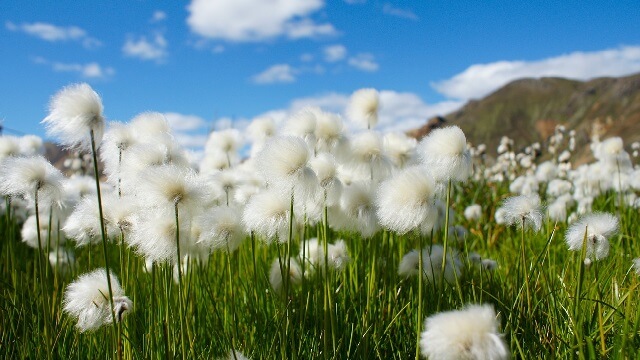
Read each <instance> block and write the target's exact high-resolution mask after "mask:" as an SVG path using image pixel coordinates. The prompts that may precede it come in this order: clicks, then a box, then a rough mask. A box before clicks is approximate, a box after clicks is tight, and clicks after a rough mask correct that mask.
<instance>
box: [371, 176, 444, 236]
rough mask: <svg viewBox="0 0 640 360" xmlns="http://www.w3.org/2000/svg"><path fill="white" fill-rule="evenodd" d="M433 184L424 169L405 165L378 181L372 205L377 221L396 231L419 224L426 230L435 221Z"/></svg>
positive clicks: (407, 229)
mask: <svg viewBox="0 0 640 360" xmlns="http://www.w3.org/2000/svg"><path fill="white" fill-rule="evenodd" d="M435 188H436V184H435V181H434V180H433V177H431V175H430V174H429V173H428V172H427V169H426V168H424V167H421V166H415V167H410V168H407V169H406V170H403V171H401V172H400V173H398V174H396V175H394V176H393V177H391V178H389V179H388V180H386V181H384V182H383V183H382V184H380V188H379V189H378V194H377V197H376V206H377V211H378V217H379V218H380V224H381V225H382V226H384V227H386V228H388V229H390V230H392V231H395V232H397V233H399V234H405V233H407V232H409V231H411V230H413V229H416V228H418V227H420V230H421V231H423V232H429V231H431V229H432V228H433V226H434V224H435V222H436V220H437V210H436V209H435V207H434V206H433V200H434V195H435Z"/></svg>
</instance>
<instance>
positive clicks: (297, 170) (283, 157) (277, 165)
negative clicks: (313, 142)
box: [256, 136, 310, 190]
mask: <svg viewBox="0 0 640 360" xmlns="http://www.w3.org/2000/svg"><path fill="white" fill-rule="evenodd" d="M309 157H310V152H309V147H308V146H307V144H306V143H305V142H304V140H302V139H301V138H299V137H295V136H278V137H274V138H272V139H270V140H269V141H268V142H267V143H266V144H265V147H264V149H262V151H261V152H260V153H259V154H258V155H257V157H256V164H257V166H258V170H259V171H260V173H261V174H262V176H264V178H265V179H266V180H267V182H268V183H269V184H272V185H274V186H278V187H281V188H284V189H289V190H290V189H291V188H292V187H293V185H295V184H296V182H298V180H300V179H301V178H302V177H303V176H304V172H305V169H306V168H307V162H308V161H309Z"/></svg>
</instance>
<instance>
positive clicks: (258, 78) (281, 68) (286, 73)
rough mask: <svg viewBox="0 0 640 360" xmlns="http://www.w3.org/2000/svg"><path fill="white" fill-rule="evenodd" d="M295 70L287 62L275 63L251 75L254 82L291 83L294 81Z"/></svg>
mask: <svg viewBox="0 0 640 360" xmlns="http://www.w3.org/2000/svg"><path fill="white" fill-rule="evenodd" d="M296 73H297V70H296V69H294V68H293V67H291V65H289V64H276V65H273V66H271V67H270V68H268V69H266V70H264V71H263V72H261V73H259V74H257V75H255V76H253V78H252V80H253V82H254V83H256V84H273V83H292V82H294V81H296Z"/></svg>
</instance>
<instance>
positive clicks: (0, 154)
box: [0, 135, 21, 161]
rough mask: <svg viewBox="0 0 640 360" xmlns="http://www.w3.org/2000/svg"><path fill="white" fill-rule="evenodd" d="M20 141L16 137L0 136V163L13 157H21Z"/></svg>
mask: <svg viewBox="0 0 640 360" xmlns="http://www.w3.org/2000/svg"><path fill="white" fill-rule="evenodd" d="M19 155H21V152H20V141H19V140H18V138H17V137H15V136H9V135H3V136H0V161H1V160H2V159H4V158H8V157H11V156H19Z"/></svg>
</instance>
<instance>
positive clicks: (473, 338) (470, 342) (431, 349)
mask: <svg viewBox="0 0 640 360" xmlns="http://www.w3.org/2000/svg"><path fill="white" fill-rule="evenodd" d="M420 350H422V355H423V356H424V357H425V358H428V359H430V360H449V359H450V360H479V359H491V360H506V359H508V358H509V349H508V348H507V345H506V344H505V342H504V339H503V338H502V334H500V333H499V332H498V323H497V321H496V314H495V312H494V310H493V307H492V306H491V305H469V306H467V307H466V308H465V309H463V310H457V311H447V312H441V313H437V314H434V315H431V316H430V317H428V318H427V319H426V320H425V322H424V331H423V332H422V334H421V335H420Z"/></svg>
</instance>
